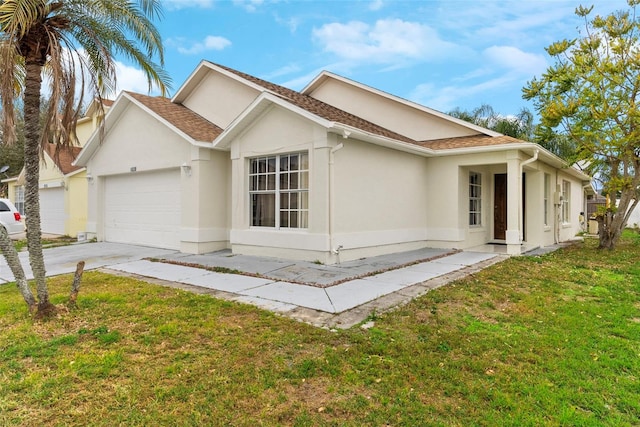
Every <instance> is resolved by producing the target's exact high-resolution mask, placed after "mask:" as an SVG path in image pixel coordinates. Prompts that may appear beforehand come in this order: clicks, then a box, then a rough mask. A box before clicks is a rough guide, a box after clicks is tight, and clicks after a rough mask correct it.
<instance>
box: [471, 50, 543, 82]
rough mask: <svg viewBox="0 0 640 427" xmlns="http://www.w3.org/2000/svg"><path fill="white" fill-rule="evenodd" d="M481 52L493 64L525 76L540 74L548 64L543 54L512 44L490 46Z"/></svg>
mask: <svg viewBox="0 0 640 427" xmlns="http://www.w3.org/2000/svg"><path fill="white" fill-rule="evenodd" d="M483 54H484V56H485V57H486V58H487V59H488V60H489V61H491V62H492V63H493V64H496V65H498V66H501V67H504V68H506V69H507V70H510V71H514V72H516V73H518V74H522V75H526V76H531V75H538V74H542V73H543V72H544V71H545V70H546V69H547V66H548V64H547V60H546V59H545V57H544V56H543V55H541V54H534V53H527V52H523V51H522V50H520V49H518V48H516V47H513V46H491V47H489V48H487V49H485V50H484V52H483Z"/></svg>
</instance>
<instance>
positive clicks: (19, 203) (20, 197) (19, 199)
mask: <svg viewBox="0 0 640 427" xmlns="http://www.w3.org/2000/svg"><path fill="white" fill-rule="evenodd" d="M14 200H15V201H16V202H15V207H16V209H17V210H18V212H20V214H21V215H24V185H18V186H16V187H15V199H14Z"/></svg>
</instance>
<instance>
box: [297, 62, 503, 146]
mask: <svg viewBox="0 0 640 427" xmlns="http://www.w3.org/2000/svg"><path fill="white" fill-rule="evenodd" d="M302 93H303V94H305V95H308V96H310V97H313V98H317V99H320V100H323V101H325V102H328V103H330V104H332V105H336V106H337V107H340V108H342V109H345V110H347V111H349V112H351V113H353V114H356V115H359V116H361V117H363V118H365V119H368V120H371V121H373V122H375V123H378V124H380V125H382V126H386V127H388V128H390V129H392V130H394V131H396V132H398V133H401V134H403V135H406V136H408V137H411V138H413V139H416V140H426V139H439V138H443V137H448V136H470V135H475V134H483V135H489V136H498V135H500V133H498V132H495V131H492V130H490V129H485V128H483V127H481V126H477V125H475V124H472V123H469V122H466V121H464V120H461V119H458V118H455V117H451V116H449V115H448V114H444V113H442V112H440V111H437V110H434V109H432V108H429V107H426V106H424V105H421V104H418V103H415V102H413V101H409V100H407V99H404V98H401V97H398V96H395V95H392V94H389V93H386V92H384V91H381V90H379V89H376V88H373V87H370V86H367V85H365V84H362V83H359V82H356V81H353V80H350V79H347V78H345V77H342V76H339V75H337V74H333V73H331V72H328V71H323V72H322V73H320V74H319V75H318V76H317V77H316V78H315V79H314V80H313V81H312V82H311V83H309V84H308V85H307V86H306V87H305V88H304V89H303V90H302ZM437 128H441V129H442V130H441V131H440V132H438V131H437ZM431 135H433V137H431Z"/></svg>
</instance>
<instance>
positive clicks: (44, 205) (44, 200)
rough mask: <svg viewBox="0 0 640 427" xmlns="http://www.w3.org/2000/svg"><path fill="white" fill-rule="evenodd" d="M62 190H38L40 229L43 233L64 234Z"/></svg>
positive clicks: (60, 188) (64, 216)
mask: <svg viewBox="0 0 640 427" xmlns="http://www.w3.org/2000/svg"><path fill="white" fill-rule="evenodd" d="M65 218H66V215H65V213H64V188H63V187H56V188H41V189H40V227H41V229H42V232H43V233H51V234H64V220H65Z"/></svg>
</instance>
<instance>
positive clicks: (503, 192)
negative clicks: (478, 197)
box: [493, 173, 507, 240]
mask: <svg viewBox="0 0 640 427" xmlns="http://www.w3.org/2000/svg"><path fill="white" fill-rule="evenodd" d="M493 238H494V239H496V240H506V239H507V174H506V173H499V174H495V175H494V188H493Z"/></svg>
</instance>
